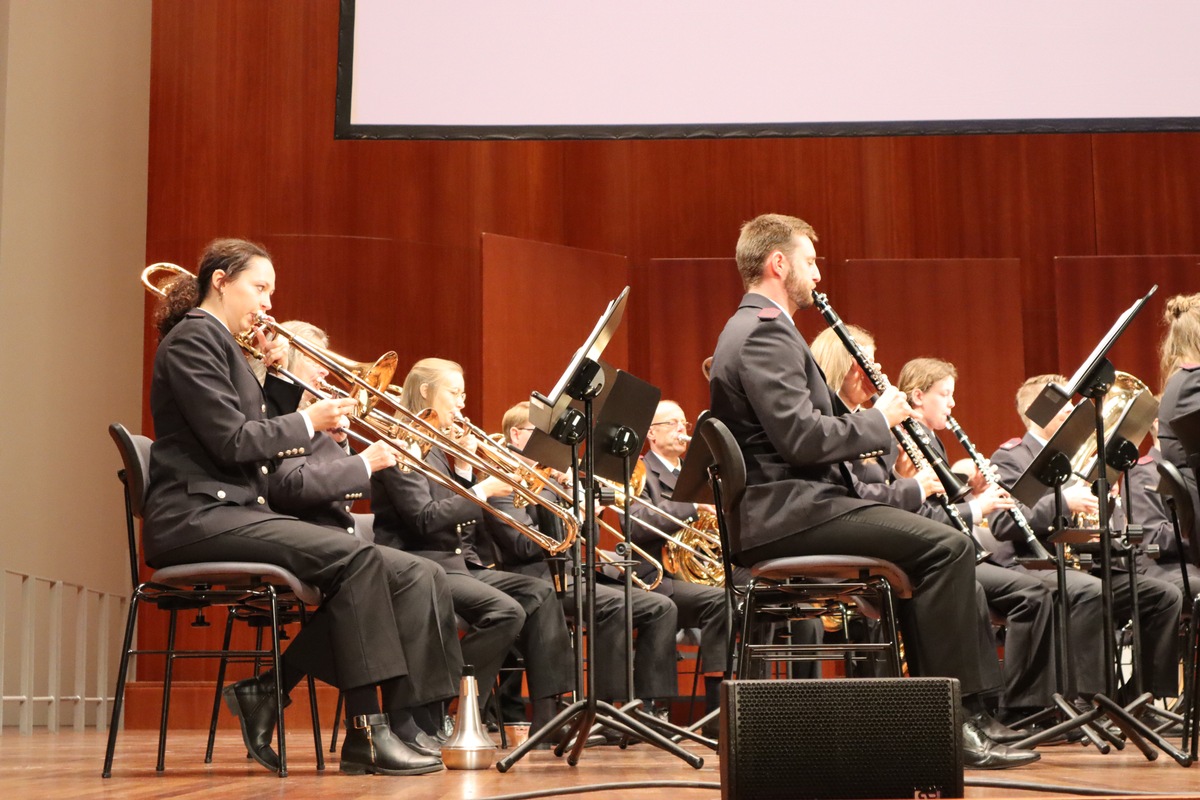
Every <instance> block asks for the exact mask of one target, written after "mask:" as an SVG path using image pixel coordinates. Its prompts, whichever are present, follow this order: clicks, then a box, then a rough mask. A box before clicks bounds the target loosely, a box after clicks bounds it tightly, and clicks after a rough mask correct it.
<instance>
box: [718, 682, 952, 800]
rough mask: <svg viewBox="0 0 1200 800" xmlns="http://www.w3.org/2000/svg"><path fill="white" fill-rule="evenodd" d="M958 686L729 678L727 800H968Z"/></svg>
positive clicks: (724, 760) (724, 708)
mask: <svg viewBox="0 0 1200 800" xmlns="http://www.w3.org/2000/svg"><path fill="white" fill-rule="evenodd" d="M959 700H960V698H959V688H958V681H956V680H951V679H945V678H891V679H874V678H860V679H852V680H797V681H792V680H774V681H725V682H724V683H723V684H722V685H721V797H722V799H723V800H802V799H803V798H843V797H854V798H861V797H876V798H890V797H905V798H914V797H919V798H924V797H962V796H963V761H962V719H961V711H960V707H961V706H960V702H959Z"/></svg>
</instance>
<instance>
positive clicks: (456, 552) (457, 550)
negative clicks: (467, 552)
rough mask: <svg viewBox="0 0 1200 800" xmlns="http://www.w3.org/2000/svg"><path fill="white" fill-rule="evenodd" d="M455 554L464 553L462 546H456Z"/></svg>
mask: <svg viewBox="0 0 1200 800" xmlns="http://www.w3.org/2000/svg"><path fill="white" fill-rule="evenodd" d="M454 555H456V556H461V555H462V548H461V547H456V548H454Z"/></svg>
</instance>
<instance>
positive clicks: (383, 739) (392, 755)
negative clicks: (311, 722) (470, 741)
mask: <svg viewBox="0 0 1200 800" xmlns="http://www.w3.org/2000/svg"><path fill="white" fill-rule="evenodd" d="M339 769H340V770H341V771H342V772H345V773H348V774H350V775H424V774H425V773H427V772H437V771H438V770H440V769H442V760H441V759H440V758H437V757H436V756H424V755H421V754H420V753H417V752H415V751H413V750H411V749H410V748H409V747H408V746H407V745H405V744H404V742H402V741H400V737H398V736H396V734H394V733H392V729H391V726H389V725H388V716H387V714H370V715H368V716H361V717H355V718H354V719H353V720H351V721H349V722H348V723H347V724H346V739H345V741H343V742H342V763H341V764H340V765H339Z"/></svg>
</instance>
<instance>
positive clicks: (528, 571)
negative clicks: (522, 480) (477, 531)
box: [484, 489, 570, 581]
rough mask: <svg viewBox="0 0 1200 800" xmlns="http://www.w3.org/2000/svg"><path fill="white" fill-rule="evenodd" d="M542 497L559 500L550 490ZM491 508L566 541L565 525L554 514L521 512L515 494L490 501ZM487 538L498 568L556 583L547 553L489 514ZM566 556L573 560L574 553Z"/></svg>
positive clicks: (526, 508) (534, 510)
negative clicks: (514, 501)
mask: <svg viewBox="0 0 1200 800" xmlns="http://www.w3.org/2000/svg"><path fill="white" fill-rule="evenodd" d="M541 496H542V497H544V498H546V499H547V500H554V499H555V497H556V496H555V495H554V493H553V492H551V491H550V490H549V489H543V490H542V493H541ZM488 504H489V505H491V506H492V507H493V508H495V509H496V510H497V511H501V512H503V513H505V514H507V515H508V516H510V517H512V518H513V519H515V520H517V521H518V522H520V523H522V524H525V525H528V526H529V527H531V528H533V529H534V530H537V531H540V532H542V533H545V534H547V535H548V536H552V537H554V538H555V539H558V540H559V541H562V537H563V531H562V525H561V524H560V523H559V521H558V518H557V517H555V516H554V515H553V514H551V513H550V512H548V511H544V510H542V509H539V508H536V507H532V506H524V507H523V508H517V507H516V505H515V504H514V503H513V498H512V495H511V494H506V495H499V496H498V497H491V498H488ZM539 512H540V513H539ZM484 538H485V539H486V540H487V545H488V546H489V547H490V548H491V552H492V553H493V554H494V556H495V560H496V566H498V567H500V568H501V569H504V570H506V571H508V572H516V573H519V574H521V575H529V576H532V577H534V578H541V579H542V580H546V581H553V572H552V570H551V567H550V563H549V562H547V561H546V551H545V550H543V549H542V548H541V547H540V546H539V545H538V544H537V543H536V542H534V541H533V540H532V539H530V538H529V537H528V536H526V535H525V534H523V533H521V532H520V531H518V530H517V529H516V528H514V527H513V526H512V525H509V524H508V523H507V522H505V521H504V520H502V519H500V518H499V517H497V516H495V515H493V514H488V515H487V516H486V518H485V524H484ZM563 556H564V557H569V556H570V551H568V552H566V553H564V554H563Z"/></svg>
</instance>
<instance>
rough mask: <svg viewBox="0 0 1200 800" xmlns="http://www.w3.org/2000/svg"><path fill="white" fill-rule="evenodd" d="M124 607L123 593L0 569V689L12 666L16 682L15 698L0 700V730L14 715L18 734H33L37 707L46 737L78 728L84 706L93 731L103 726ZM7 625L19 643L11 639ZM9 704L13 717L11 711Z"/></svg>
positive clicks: (83, 721) (82, 725)
mask: <svg viewBox="0 0 1200 800" xmlns="http://www.w3.org/2000/svg"><path fill="white" fill-rule="evenodd" d="M10 595H11V596H10ZM12 596H15V597H16V598H17V599H16V602H15V603H12V600H13V597H12ZM10 604H11V607H10ZM128 604H129V598H128V597H127V596H125V595H118V594H113V593H111V592H104V591H99V590H96V589H89V588H88V587H86V586H79V585H77V584H73V583H67V582H65V581H60V580H51V579H48V578H39V577H37V576H34V575H25V574H22V573H19V572H13V571H10V570H4V572H3V585H0V688H2V689H4V690H7V689H8V687H9V683H8V681H9V680H10V678H11V676H10V675H8V674H6V670H7V669H8V668H9V667H10V666H11V665H12V664H14V663H15V665H16V673H17V678H16V680H15V681H14V683H15V684H16V694H4V695H3V703H0V732H3V731H4V730H5V726H9V727H11V726H12V718H13V713H15V715H16V720H17V722H16V728H17V730H18V731H20V732H21V733H23V734H29V733H32V732H33V728H34V725H35V717H36V718H40V717H41V715H40V714H38V713H37V711H38V709H39V708H40V707H41V706H42V705H45V707H46V712H45V726H46V729H47V730H49V731H51V732H54V731H57V730H59V727H60V726H61V725H64V724H66V725H70V726H71V727H73V728H74V729H75V730H83V729H84V728H85V727H86V726H87V719H88V709H89V707H90V706H94V707H95V712H94V716H93V724H94V725H95V727H96V728H98V729H104V728H106V727H107V726H108V716H109V713H110V710H111V708H112V706H111V703H112V701H113V698H112V696H111V695H110V694H109V693H110V692H112V689H113V683H112V680H111V679H110V675H113V669H114V668H115V664H116V660H115V657H116V656H118V655H119V651H120V648H121V636H122V634H123V631H124V623H125V614H126V610H127V608H128ZM14 624H15V627H16V631H15V634H14V636H15V638H16V639H19V641H15V642H10V638H9V636H10V632H11V630H10V629H11V628H12V627H14ZM72 629H73V631H72ZM67 637H70V638H67ZM64 650H65V651H66V652H64ZM68 672H69V673H70V674H69V675H68ZM131 673H132V665H131ZM130 680H132V674H131V676H130ZM14 705H15V706H16V710H15V712H10V711H9V709H11V708H12V707H13V706H14Z"/></svg>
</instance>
